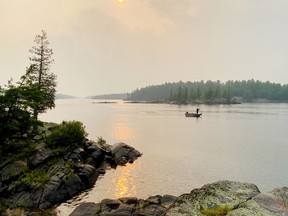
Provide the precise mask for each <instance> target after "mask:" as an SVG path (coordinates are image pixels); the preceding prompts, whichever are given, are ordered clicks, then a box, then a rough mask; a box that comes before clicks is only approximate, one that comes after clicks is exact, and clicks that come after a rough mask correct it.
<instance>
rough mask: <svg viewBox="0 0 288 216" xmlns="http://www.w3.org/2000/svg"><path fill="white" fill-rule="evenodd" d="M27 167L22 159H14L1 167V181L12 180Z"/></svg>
mask: <svg viewBox="0 0 288 216" xmlns="http://www.w3.org/2000/svg"><path fill="white" fill-rule="evenodd" d="M27 169H28V167H27V164H26V163H25V162H24V161H14V162H12V163H10V164H8V165H7V166H5V167H4V168H3V170H2V175H1V180H2V182H5V181H9V180H12V179H13V178H16V177H18V176H19V175H21V174H22V173H23V172H25V171H26V170H27Z"/></svg>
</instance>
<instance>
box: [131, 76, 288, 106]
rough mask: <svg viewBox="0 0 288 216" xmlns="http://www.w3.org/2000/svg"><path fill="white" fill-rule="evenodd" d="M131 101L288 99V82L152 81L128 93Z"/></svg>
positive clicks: (181, 101) (187, 101) (183, 101)
mask: <svg viewBox="0 0 288 216" xmlns="http://www.w3.org/2000/svg"><path fill="white" fill-rule="evenodd" d="M127 99H128V100H131V101H159V102H164V101H165V102H175V103H179V104H183V103H189V102H195V101H196V102H197V101H205V102H217V101H222V102H223V101H224V102H226V103H230V102H233V100H235V99H241V101H253V100H255V99H267V100H270V101H285V102H287V101H288V85H287V84H285V85H281V84H278V83H271V82H268V81H267V82H261V81H258V80H257V81H255V80H254V79H251V80H247V81H245V80H243V81H227V82H225V83H222V82H220V81H211V80H208V81H206V82H204V81H200V82H190V81H189V82H182V81H180V82H177V83H165V84H162V85H152V86H147V87H145V88H141V89H136V90H135V91H133V92H132V93H131V94H129V95H128V98H127Z"/></svg>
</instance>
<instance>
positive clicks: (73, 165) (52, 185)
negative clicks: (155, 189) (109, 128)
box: [0, 124, 141, 215]
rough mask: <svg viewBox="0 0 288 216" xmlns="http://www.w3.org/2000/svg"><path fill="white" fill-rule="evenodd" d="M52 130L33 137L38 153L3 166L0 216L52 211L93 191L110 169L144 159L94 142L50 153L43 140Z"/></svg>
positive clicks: (126, 149)
mask: <svg viewBox="0 0 288 216" xmlns="http://www.w3.org/2000/svg"><path fill="white" fill-rule="evenodd" d="M53 127H55V125H53V124H52V125H47V124H46V128H45V129H43V130H42V132H41V133H40V134H37V135H36V136H34V137H33V139H32V140H31V142H32V143H34V144H35V145H36V149H34V150H33V152H31V154H29V155H28V154H27V156H26V157H22V158H17V159H13V156H12V154H11V159H10V160H6V161H5V162H3V163H2V164H0V215H1V211H2V212H4V211H5V209H16V208H19V207H20V208H25V209H39V210H43V209H48V208H51V207H53V206H54V205H57V204H59V203H61V202H64V201H66V200H68V199H70V198H72V197H73V196H75V195H77V194H79V193H81V192H83V191H84V190H86V189H89V188H91V187H92V186H93V185H94V183H95V181H96V180H97V178H98V177H99V175H101V174H104V173H105V168H106V167H107V166H108V167H112V168H116V166H118V165H121V166H122V165H125V164H126V163H132V162H133V161H134V160H136V159H137V158H138V157H140V156H141V153H140V152H138V151H137V150H136V149H134V148H133V147H131V146H129V145H127V144H125V143H116V144H114V145H108V144H106V143H105V142H103V143H99V142H95V141H92V140H86V141H85V142H84V143H83V144H81V147H79V148H77V149H74V150H68V151H66V150H65V152H64V153H63V152H62V149H61V148H58V149H50V148H48V147H47V146H46V145H45V143H44V140H45V139H44V138H45V136H46V134H47V133H50V130H53ZM102 141H103V140H102ZM8 158H10V157H8ZM7 212H9V210H8V211H7V210H6V213H2V214H4V215H5V214H7V215H9V214H8V213H7ZM28 212H29V211H28ZM16 215H17V214H16ZM32 215H33V214H32ZM40 215H41V214H40Z"/></svg>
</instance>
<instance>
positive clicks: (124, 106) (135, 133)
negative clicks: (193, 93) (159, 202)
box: [40, 99, 288, 216]
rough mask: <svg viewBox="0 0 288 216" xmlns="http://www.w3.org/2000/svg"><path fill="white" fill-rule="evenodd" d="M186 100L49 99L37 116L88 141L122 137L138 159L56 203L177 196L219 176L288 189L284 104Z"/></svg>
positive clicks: (63, 211) (69, 207)
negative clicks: (74, 127)
mask: <svg viewBox="0 0 288 216" xmlns="http://www.w3.org/2000/svg"><path fill="white" fill-rule="evenodd" d="M199 108H200V112H201V111H202V112H203V116H202V118H199V119H196V118H187V117H184V113H185V112H186V111H195V109H196V107H195V106H192V105H183V106H177V105H169V104H130V103H124V102H122V101H117V103H109V104H108V103H106V104H99V103H92V100H89V99H83V100H78V99H74V100H56V108H55V109H54V110H52V111H48V112H47V113H46V114H42V115H41V116H40V118H41V119H42V120H44V121H51V122H59V123H60V122H62V121H63V120H79V121H81V122H83V124H84V125H85V126H86V130H87V132H88V133H89V137H88V138H89V139H92V140H95V141H96V140H97V139H98V137H102V138H103V139H105V140H106V141H107V143H108V144H114V143H117V142H124V143H127V144H129V145H131V146H133V147H135V148H136V149H137V150H139V151H140V152H141V153H143V156H142V157H140V158H138V159H137V160H136V161H135V162H134V163H133V164H128V165H127V166H124V167H117V169H116V170H108V171H107V173H106V174H105V175H104V176H103V177H101V178H100V179H98V181H97V182H96V184H95V186H94V188H92V189H91V190H89V191H87V192H84V193H83V194H81V195H80V196H78V197H77V198H76V199H74V200H70V201H69V202H67V203H63V204H61V205H60V206H59V207H58V211H59V215H63V216H65V215H69V213H70V212H71V211H73V209H74V208H75V205H77V204H79V203H81V202H84V201H85V202H87V201H89V202H99V201H101V200H102V199H104V198H118V197H125V196H136V197H139V198H147V197H148V196H151V195H157V194H160V195H164V194H172V195H175V196H178V195H180V194H182V193H187V192H190V191H191V190H192V189H194V188H198V187H201V186H203V185H204V184H206V183H212V182H215V181H218V180H236V181H243V182H250V183H254V184H256V185H257V186H258V187H259V189H260V190H261V191H263V192H265V191H270V190H272V189H273V188H275V187H282V186H288V181H287V180H288V172H287V165H288V157H287V153H288V136H287V132H288V130H287V128H288V104H281V103H280V104H267V103H263V104H261V103H257V104H239V105H200V106H199Z"/></svg>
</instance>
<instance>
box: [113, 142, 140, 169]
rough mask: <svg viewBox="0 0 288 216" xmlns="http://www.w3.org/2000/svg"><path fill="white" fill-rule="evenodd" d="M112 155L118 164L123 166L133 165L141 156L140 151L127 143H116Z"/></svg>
mask: <svg viewBox="0 0 288 216" xmlns="http://www.w3.org/2000/svg"><path fill="white" fill-rule="evenodd" d="M111 153H112V157H113V159H114V160H115V162H116V164H117V165H122V166H123V165H125V164H126V163H132V162H133V161H135V160H136V159H137V158H138V157H140V156H141V153H140V152H139V151H137V150H136V149H135V148H133V147H131V146H129V145H127V144H125V143H116V144H114V145H112V146H111Z"/></svg>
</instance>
